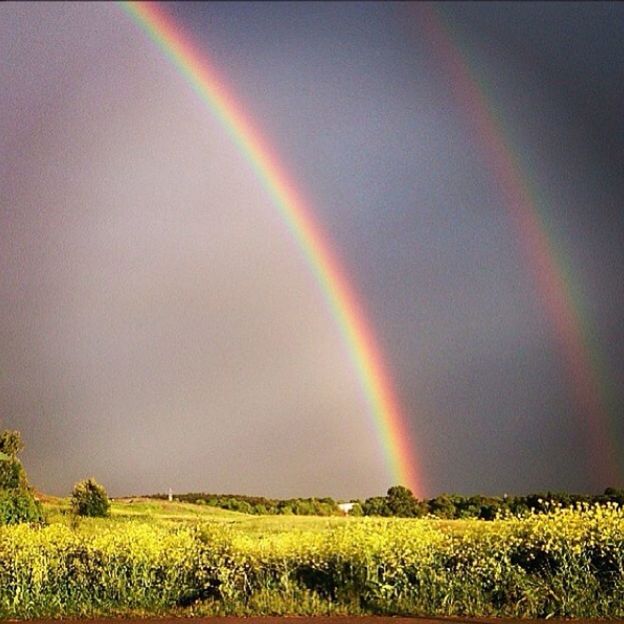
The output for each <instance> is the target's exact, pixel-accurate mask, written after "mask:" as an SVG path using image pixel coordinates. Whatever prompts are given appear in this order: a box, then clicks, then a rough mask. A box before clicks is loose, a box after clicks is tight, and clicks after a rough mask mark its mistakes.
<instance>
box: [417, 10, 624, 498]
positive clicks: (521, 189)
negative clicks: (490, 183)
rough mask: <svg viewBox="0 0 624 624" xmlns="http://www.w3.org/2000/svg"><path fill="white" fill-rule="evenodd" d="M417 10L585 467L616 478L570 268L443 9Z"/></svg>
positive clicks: (601, 384) (606, 479)
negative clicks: (579, 438) (539, 316)
mask: <svg viewBox="0 0 624 624" xmlns="http://www.w3.org/2000/svg"><path fill="white" fill-rule="evenodd" d="M416 10H417V15H418V18H419V20H418V21H419V24H420V26H421V27H422V31H423V32H424V33H425V34H426V35H427V37H428V39H429V42H430V46H431V49H432V50H433V51H434V53H435V54H436V55H437V57H438V58H439V59H440V60H441V61H442V62H443V63H444V66H445V69H446V71H447V75H448V76H449V78H450V83H451V86H452V88H453V92H454V96H455V97H456V98H457V100H458V102H459V103H460V104H461V105H462V107H463V108H464V110H465V111H466V113H467V114H468V115H469V116H470V121H471V122H472V126H473V129H474V131H475V137H476V138H477V139H478V141H479V144H480V146H481V148H482V151H483V155H484V158H485V159H486V162H487V164H488V167H489V168H490V170H491V172H492V173H493V175H494V179H495V180H496V182H497V184H498V188H499V191H500V193H501V197H502V199H503V203H504V204H505V206H506V207H507V210H508V212H509V215H510V218H511V221H512V222H513V224H514V226H515V229H516V232H517V235H518V239H519V241H520V245H521V247H522V249H523V252H524V255H525V257H526V259H527V261H528V264H529V266H530V270H531V273H532V274H533V277H534V279H535V282H536V286H537V291H538V293H539V297H540V299H541V301H542V305H543V306H544V309H545V310H546V313H547V315H548V317H549V320H550V324H551V326H552V328H553V330H554V333H555V334H556V337H557V341H558V343H559V345H560V348H561V352H562V356H563V360H564V362H565V365H566V368H567V371H568V376H569V380H570V383H571V391H572V393H573V396H574V398H575V401H576V405H577V410H576V411H577V412H578V415H579V417H580V418H582V425H583V429H584V433H585V434H586V435H587V437H588V444H589V448H590V466H589V467H590V470H591V471H592V473H593V474H594V479H595V482H596V485H597V486H599V487H605V485H608V484H613V480H617V481H619V480H621V475H622V473H621V469H620V467H619V465H618V462H617V459H616V456H617V454H616V452H615V449H614V448H613V438H614V437H615V436H611V435H609V430H610V426H611V421H612V420H613V419H612V417H611V414H610V411H609V385H610V384H609V383H608V380H607V377H608V375H607V372H606V367H605V366H604V365H603V364H602V363H601V358H600V354H599V349H598V347H597V345H596V344H595V343H594V344H592V340H591V336H592V332H591V329H590V321H589V318H588V316H587V315H583V314H582V305H581V303H582V302H581V300H580V297H579V296H578V294H577V292H578V291H579V290H580V289H579V287H578V285H576V284H575V282H574V279H573V275H572V271H571V270H570V268H569V267H567V266H566V262H565V260H564V254H563V253H562V251H561V249H558V247H557V245H556V243H555V236H554V234H553V233H551V231H550V230H549V227H548V218H547V214H548V213H547V207H546V205H545V203H546V202H544V201H541V200H540V198H539V197H538V195H537V192H536V189H534V188H532V185H531V183H530V181H529V179H528V176H527V175H525V173H524V167H523V166H522V165H521V163H520V159H519V157H517V156H516V155H515V154H514V151H513V150H512V147H511V146H512V142H511V140H510V139H509V137H508V133H506V132H505V129H504V124H503V121H502V116H501V115H499V114H498V113H497V110H496V108H495V106H494V102H495V99H494V98H493V97H491V96H489V95H488V93H487V86H486V83H485V82H484V81H480V80H479V78H478V75H477V73H476V68H477V67H478V65H477V63H475V62H471V60H470V53H469V51H468V50H467V49H464V48H462V45H461V43H460V41H459V38H458V37H457V36H456V35H455V34H454V33H453V32H452V31H451V29H450V27H449V25H448V23H446V20H445V19H444V17H443V14H442V13H443V8H442V7H440V8H437V7H434V6H432V5H430V4H428V3H422V4H419V5H418V7H417V9H416Z"/></svg>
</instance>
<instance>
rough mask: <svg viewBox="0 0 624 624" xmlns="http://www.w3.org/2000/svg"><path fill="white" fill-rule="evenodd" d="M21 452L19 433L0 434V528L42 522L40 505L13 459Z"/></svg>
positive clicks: (15, 460) (23, 471)
mask: <svg viewBox="0 0 624 624" xmlns="http://www.w3.org/2000/svg"><path fill="white" fill-rule="evenodd" d="M23 448H24V444H23V443H22V437H21V435H20V432H19V431H10V430H5V431H2V432H0V524H17V523H19V522H41V521H42V520H43V509H42V507H41V503H40V502H39V501H38V500H37V499H36V498H35V495H34V491H33V489H32V488H31V487H30V485H29V484H28V478H27V477H26V471H25V470H24V467H23V466H22V462H21V461H20V460H19V458H18V457H17V456H18V454H19V453H20V452H21V451H22V449H23Z"/></svg>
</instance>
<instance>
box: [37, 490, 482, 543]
mask: <svg viewBox="0 0 624 624" xmlns="http://www.w3.org/2000/svg"><path fill="white" fill-rule="evenodd" d="M42 503H43V506H44V509H45V513H46V519H47V522H48V523H49V524H63V525H65V526H71V527H72V528H75V529H77V530H79V531H80V532H82V533H97V532H98V531H101V530H103V529H111V528H114V527H115V526H122V525H124V524H128V523H141V524H150V525H159V526H172V525H175V524H179V525H189V524H215V525H227V526H228V527H229V529H230V530H232V531H234V532H235V533H237V534H239V535H241V536H243V535H248V536H249V537H253V538H267V537H274V536H279V535H283V534H286V533H292V534H295V535H303V534H311V533H312V534H314V533H316V534H318V533H323V532H326V531H332V530H334V529H337V528H340V527H343V526H346V525H351V526H354V525H358V524H364V525H366V524H368V523H371V522H376V523H377V524H376V527H377V528H376V530H379V528H380V526H383V523H384V519H380V518H376V519H372V518H349V517H343V516H295V515H264V516H259V515H251V514H245V513H241V512H237V511H229V510H226V509H220V508H218V507H211V506H210V505H204V504H202V505H198V504H194V503H180V502H176V501H173V502H169V501H166V500H154V499H148V498H140V497H135V498H127V499H116V500H112V501H111V515H110V517H109V518H75V517H73V516H72V514H71V513H70V501H69V498H55V497H51V496H46V497H42ZM385 522H388V523H396V522H400V523H404V524H406V525H407V524H411V523H417V524H421V525H422V524H429V525H430V526H431V527H432V528H435V529H436V530H439V531H441V532H444V533H455V534H463V533H466V532H470V533H475V532H479V531H481V530H483V527H484V526H485V524H486V523H484V522H483V521H480V520H440V519H432V518H428V519H411V518H404V519H387V520H386V521H385ZM380 523H381V525H380Z"/></svg>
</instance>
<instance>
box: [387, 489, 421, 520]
mask: <svg viewBox="0 0 624 624" xmlns="http://www.w3.org/2000/svg"><path fill="white" fill-rule="evenodd" d="M386 504H387V506H388V509H389V510H390V513H391V515H393V516H400V517H403V518H414V517H416V516H419V515H421V514H420V508H419V504H418V501H417V500H416V498H414V495H413V494H412V491H411V490H410V489H409V488H406V487H405V486H403V485H394V486H392V487H391V488H389V489H388V492H387V494H386Z"/></svg>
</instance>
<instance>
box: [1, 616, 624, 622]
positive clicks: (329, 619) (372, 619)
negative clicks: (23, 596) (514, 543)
mask: <svg viewBox="0 0 624 624" xmlns="http://www.w3.org/2000/svg"><path fill="white" fill-rule="evenodd" d="M68 620H69V621H74V622H76V623H80V624H120V623H121V622H123V624H443V623H447V624H546V622H551V623H559V624H563V623H566V624H605V623H606V622H624V620H621V619H610V620H606V619H604V620H601V619H583V618H575V619H563V618H550V619H548V620H544V619H541V620H535V619H534V620H528V619H518V618H516V619H514V618H485V617H483V618H481V617H458V616H452V617H441V616H440V617H437V616H429V617H413V618H409V617H381V616H348V615H346V616H334V617H326V616H317V617H308V616H300V617H295V616H288V617H282V616H275V617H273V616H265V617H234V616H227V617H198V618H186V617H178V618H173V617H163V618H96V619H74V618H63V620H58V619H57V620H54V619H48V620H26V621H23V620H22V622H24V624H59V622H61V621H65V622H66V621H68ZM0 621H2V620H0ZM4 621H5V622H11V621H17V620H4Z"/></svg>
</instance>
